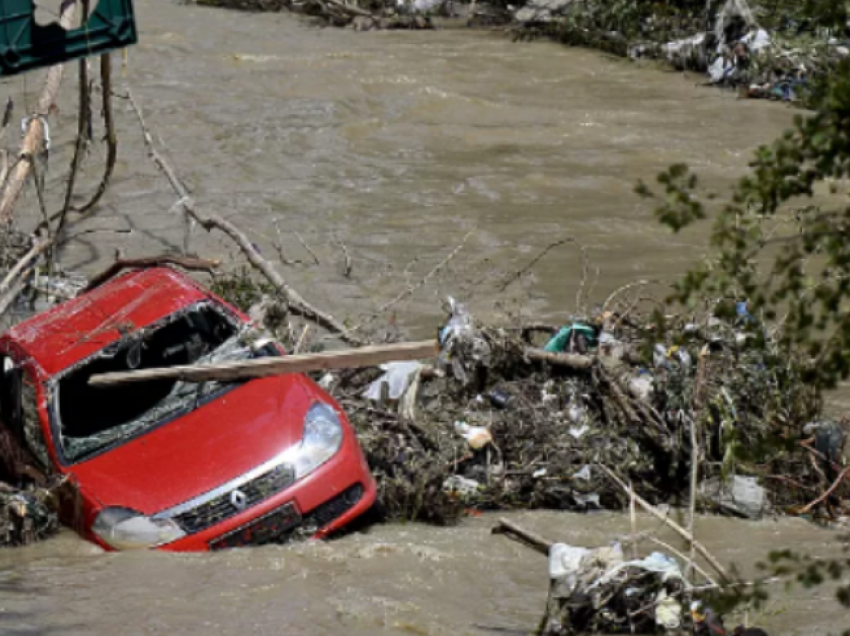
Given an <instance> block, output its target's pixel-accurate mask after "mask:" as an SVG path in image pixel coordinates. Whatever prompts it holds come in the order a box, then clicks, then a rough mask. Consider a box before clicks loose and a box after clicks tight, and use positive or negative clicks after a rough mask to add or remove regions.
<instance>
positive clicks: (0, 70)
mask: <svg viewBox="0 0 850 636" xmlns="http://www.w3.org/2000/svg"><path fill="white" fill-rule="evenodd" d="M89 4H90V5H91V6H93V7H95V9H94V11H93V12H92V13H91V15H90V16H89V19H88V21H87V22H86V24H84V25H83V26H81V27H80V28H78V29H72V30H70V31H66V30H65V29H63V28H62V27H61V26H59V23H58V22H54V23H52V24H48V25H44V26H42V25H39V24H37V23H36V21H35V7H34V3H33V0H0V76H2V77H8V76H10V75H17V74H18V73H23V72H25V71H30V70H32V69H35V68H41V67H44V66H53V65H54V64H59V63H62V62H67V61H68V60H73V59H77V58H81V57H88V56H89V55H97V54H100V53H105V52H107V51H111V50H113V49H117V48H122V47H125V46H130V45H131V44H135V43H136V41H137V40H138V32H137V31H136V20H135V16H134V14H133V2H132V0H90V2H89ZM95 4H96V6H95ZM77 10H78V11H79V10H80V9H79V7H78V9H77Z"/></svg>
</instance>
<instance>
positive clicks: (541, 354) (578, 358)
mask: <svg viewBox="0 0 850 636" xmlns="http://www.w3.org/2000/svg"><path fill="white" fill-rule="evenodd" d="M525 355H526V357H527V358H528V359H529V360H536V361H537V362H547V363H549V364H551V365H552V366H555V367H567V368H570V369H576V370H583V369H589V368H590V367H592V366H593V356H585V355H580V354H577V353H550V352H549V351H544V350H543V349H533V348H528V349H526V350H525Z"/></svg>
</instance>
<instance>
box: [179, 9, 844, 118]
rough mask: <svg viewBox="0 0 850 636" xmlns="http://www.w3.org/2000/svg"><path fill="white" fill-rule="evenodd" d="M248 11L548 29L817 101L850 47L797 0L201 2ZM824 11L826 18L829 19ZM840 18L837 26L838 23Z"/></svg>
mask: <svg viewBox="0 0 850 636" xmlns="http://www.w3.org/2000/svg"><path fill="white" fill-rule="evenodd" d="M195 2H196V3H197V4H199V5H204V6H212V7H226V8H231V9H238V10H243V11H275V12H279V11H291V12H295V13H300V14H304V15H308V16H312V17H315V18H317V19H320V20H322V21H324V22H325V23H327V24H330V25H333V26H340V27H351V28H354V29H356V30H359V31H366V30H372V29H433V28H439V27H441V26H443V25H451V26H457V25H458V23H463V24H465V25H466V26H469V27H494V26H496V27H499V28H502V29H505V30H506V31H507V32H509V33H510V34H511V35H512V37H514V38H515V39H523V40H527V39H534V38H539V37H545V38H549V39H553V40H555V41H558V42H561V43H564V44H567V45H570V46H583V47H588V48H594V49H599V50H602V51H605V52H608V53H611V54H614V55H618V56H620V57H624V58H629V59H632V60H640V59H653V60H659V61H662V62H664V63H666V64H669V65H670V66H672V67H673V68H676V69H679V70H688V71H694V72H698V73H702V74H704V75H705V76H706V82H707V83H709V84H712V85H718V86H724V87H729V88H735V89H737V90H738V91H739V93H740V95H741V96H744V97H751V98H768V99H775V100H780V101H789V102H796V103H801V104H804V105H807V104H812V103H814V102H815V101H816V100H817V99H818V94H819V86H820V82H821V80H822V79H823V78H824V77H825V76H826V75H827V74H828V73H830V72H831V70H832V69H833V68H834V67H835V66H836V65H837V64H838V63H839V62H840V61H841V60H842V59H844V58H846V57H848V55H850V30H849V29H848V28H847V27H842V26H840V25H841V22H840V19H838V18H835V17H834V16H824V17H823V19H821V20H819V19H815V18H812V17H811V16H808V15H806V14H805V13H804V12H803V9H802V8H801V7H800V6H797V5H798V4H799V3H796V4H795V3H783V2H781V1H779V2H768V1H767V0H753V1H752V2H748V1H747V0H713V1H712V0H709V2H707V3H704V2H701V1H700V2H692V1H689V0H678V1H677V2H672V3H664V4H663V5H662V4H660V3H655V2H643V1H641V0H637V1H635V2H630V3H611V2H606V1H605V0H523V1H521V2H519V3H517V4H510V5H508V4H503V3H501V2H499V1H496V2H475V1H473V2H471V3H466V2H452V1H451V0H410V1H408V2H399V1H393V0H358V1H355V2H342V1H341V0H308V1H307V2H297V3H296V2H292V1H291V0H195ZM827 18H828V19H827ZM836 24H839V26H838V27H836V26H835V25H836Z"/></svg>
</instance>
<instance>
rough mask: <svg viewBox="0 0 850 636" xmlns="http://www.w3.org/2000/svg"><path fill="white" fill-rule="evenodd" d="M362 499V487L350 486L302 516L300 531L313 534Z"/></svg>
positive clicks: (358, 485) (357, 485)
mask: <svg viewBox="0 0 850 636" xmlns="http://www.w3.org/2000/svg"><path fill="white" fill-rule="evenodd" d="M362 497H363V486H361V485H360V484H355V485H353V486H351V487H350V488H348V489H346V490H344V491H343V492H341V493H340V494H338V495H337V496H336V497H334V498H333V499H329V500H328V501H326V502H325V503H323V504H321V505H320V506H318V507H316V508H313V510H311V511H310V512H308V513H307V514H306V515H304V520H303V521H302V522H301V527H302V529H304V530H305V531H307V532H309V533H310V534H315V533H316V532H318V531H319V530H321V529H322V528H324V527H325V526H327V525H328V524H330V523H332V522H334V521H336V520H337V519H339V518H340V517H341V516H342V515H344V514H345V513H346V512H348V511H349V510H351V509H352V508H353V507H354V506H355V505H357V502H358V501H360V499H361V498H362Z"/></svg>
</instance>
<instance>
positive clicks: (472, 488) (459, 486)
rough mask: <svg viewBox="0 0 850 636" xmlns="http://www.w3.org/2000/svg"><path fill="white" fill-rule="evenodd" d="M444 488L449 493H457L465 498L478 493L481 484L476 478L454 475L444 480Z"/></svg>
mask: <svg viewBox="0 0 850 636" xmlns="http://www.w3.org/2000/svg"><path fill="white" fill-rule="evenodd" d="M443 489H444V490H445V491H446V492H448V493H456V494H458V495H460V496H461V497H463V498H465V499H470V498H472V497H475V496H476V495H477V494H478V492H479V490H480V489H481V484H479V483H478V482H477V481H475V480H474V479H468V478H466V477H461V476H460V475H452V476H451V477H447V478H446V480H445V481H444V482H443Z"/></svg>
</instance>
